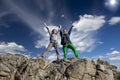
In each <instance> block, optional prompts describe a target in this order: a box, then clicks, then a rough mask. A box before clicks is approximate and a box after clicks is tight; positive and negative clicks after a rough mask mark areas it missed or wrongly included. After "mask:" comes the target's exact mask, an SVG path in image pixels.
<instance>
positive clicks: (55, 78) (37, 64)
mask: <svg viewBox="0 0 120 80" xmlns="http://www.w3.org/2000/svg"><path fill="white" fill-rule="evenodd" d="M116 75H117V67H116V66H114V65H110V64H109V63H108V62H106V61H103V60H100V59H99V60H97V61H93V60H89V59H69V61H64V60H60V62H56V61H53V62H52V63H50V62H49V61H47V60H44V59H42V58H41V59H32V58H28V57H25V56H23V55H20V54H6V55H0V80H120V77H118V76H116Z"/></svg>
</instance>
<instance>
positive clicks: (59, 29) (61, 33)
mask: <svg viewBox="0 0 120 80" xmlns="http://www.w3.org/2000/svg"><path fill="white" fill-rule="evenodd" d="M61 28H62V26H61V25H59V31H60V36H61V37H62V30H61Z"/></svg>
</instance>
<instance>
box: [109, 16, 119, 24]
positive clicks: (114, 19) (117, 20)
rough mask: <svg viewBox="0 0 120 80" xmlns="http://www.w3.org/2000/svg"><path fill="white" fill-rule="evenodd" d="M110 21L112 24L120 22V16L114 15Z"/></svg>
mask: <svg viewBox="0 0 120 80" xmlns="http://www.w3.org/2000/svg"><path fill="white" fill-rule="evenodd" d="M108 22H109V24H110V25H115V24H117V23H120V17H112V18H111V19H110V20H109V21H108Z"/></svg>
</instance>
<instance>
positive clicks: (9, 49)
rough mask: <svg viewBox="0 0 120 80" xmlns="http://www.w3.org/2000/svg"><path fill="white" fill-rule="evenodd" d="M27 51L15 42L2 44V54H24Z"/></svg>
mask: <svg viewBox="0 0 120 80" xmlns="http://www.w3.org/2000/svg"><path fill="white" fill-rule="evenodd" d="M26 51H27V50H26V49H25V48H24V47H23V46H22V45H18V44H16V43H15V42H0V54H6V53H11V54H23V53H25V52H26Z"/></svg>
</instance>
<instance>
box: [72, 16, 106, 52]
mask: <svg viewBox="0 0 120 80" xmlns="http://www.w3.org/2000/svg"><path fill="white" fill-rule="evenodd" d="M105 22H106V21H105V17H104V16H94V15H87V14H85V15H83V16H80V19H79V20H78V21H75V22H74V23H73V26H74V30H73V31H72V34H71V39H72V42H73V44H75V46H76V47H77V49H78V50H80V51H82V52H91V51H92V50H93V49H94V48H95V46H96V43H97V42H101V41H97V39H96V38H95V35H96V34H95V32H96V31H97V30H99V29H100V28H101V27H103V25H104V24H105Z"/></svg>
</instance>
